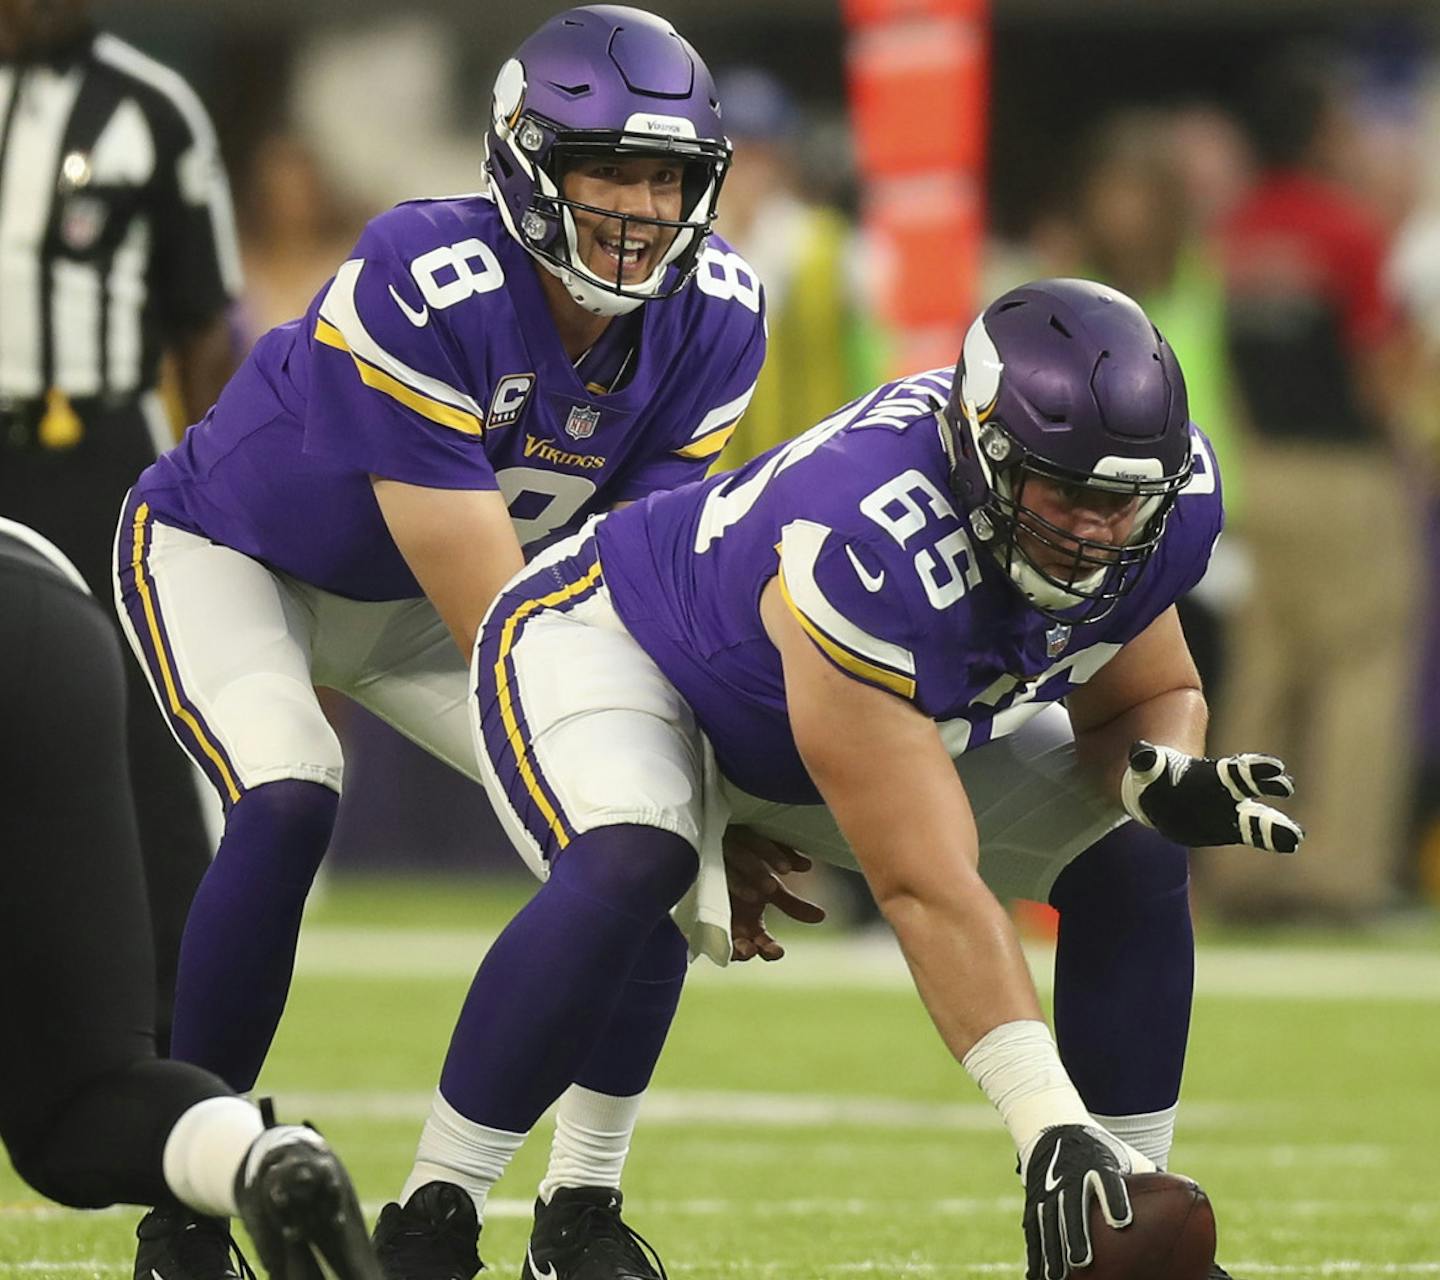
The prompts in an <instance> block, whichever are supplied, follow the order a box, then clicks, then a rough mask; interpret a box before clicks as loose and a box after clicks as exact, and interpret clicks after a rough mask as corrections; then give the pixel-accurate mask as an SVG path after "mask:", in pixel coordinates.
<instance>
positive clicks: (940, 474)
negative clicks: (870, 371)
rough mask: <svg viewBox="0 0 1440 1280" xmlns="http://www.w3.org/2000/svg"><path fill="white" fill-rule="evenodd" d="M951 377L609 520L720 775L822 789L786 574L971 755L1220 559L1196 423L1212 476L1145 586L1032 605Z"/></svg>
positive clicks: (650, 628)
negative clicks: (1065, 610)
mask: <svg viewBox="0 0 1440 1280" xmlns="http://www.w3.org/2000/svg"><path fill="white" fill-rule="evenodd" d="M950 377H951V375H950V372H949V371H948V370H941V371H937V372H933V373H926V374H921V375H917V376H915V377H912V378H908V379H905V380H902V381H899V382H892V383H888V384H886V385H885V386H883V387H880V388H879V389H878V390H876V391H874V392H872V393H871V394H870V395H869V396H866V397H865V398H863V399H861V400H859V401H856V402H855V403H854V404H852V405H849V406H847V407H846V408H844V409H842V410H841V411H839V412H838V413H836V414H835V415H833V416H832V417H830V418H829V419H827V420H826V421H824V422H822V423H820V424H819V425H818V426H816V427H814V428H812V429H811V430H810V431H808V432H806V433H805V434H804V435H802V436H800V437H798V438H797V439H795V440H793V441H791V442H790V443H788V444H785V445H782V446H780V447H779V448H776V449H772V450H771V451H770V452H769V453H765V454H762V455H761V456H760V457H759V458H756V459H755V460H754V461H753V462H750V463H748V464H747V465H746V466H744V467H742V468H741V469H739V470H738V471H734V472H731V473H729V474H727V475H722V476H717V477H715V478H713V479H711V480H709V481H707V482H705V483H703V484H695V485H688V486H686V487H685V488H684V489H681V490H679V491H678V492H675V493H666V494H657V495H655V496H654V497H653V498H651V499H650V500H648V501H647V502H645V503H642V504H640V505H638V506H636V507H634V508H631V509H629V510H626V511H622V512H618V513H616V514H615V515H613V516H610V517H607V518H606V519H605V520H604V521H602V522H601V524H600V525H599V527H598V529H597V533H596V538H597V544H598V548H599V553H600V560H601V564H602V565H603V568H604V575H605V580H606V582H607V583H608V585H609V588H610V594H611V599H612V601H613V603H614V606H615V609H616V611H617V613H618V614H619V615H620V617H621V618H622V619H623V621H624V622H625V625H626V626H627V627H628V628H629V630H630V632H631V634H632V635H633V636H634V637H635V638H636V640H638V641H639V643H640V644H641V645H642V646H643V647H644V648H645V649H646V651H647V652H648V653H649V654H650V655H651V657H652V658H654V659H655V661H656V662H657V663H658V664H659V666H660V668H661V670H662V671H664V673H665V675H666V676H667V677H668V678H669V679H670V681H671V682H672V683H673V684H674V685H675V687H676V688H677V689H678V690H679V691H680V692H681V694H683V695H684V697H685V699H686V700H687V701H688V702H689V704H690V705H691V707H692V708H693V709H694V711H695V714H696V718H697V720H698V721H699V723H700V725H701V727H702V728H703V729H704V730H705V732H706V734H707V735H708V736H709V738H710V740H711V741H712V743H713V744H714V746H715V752H716V758H717V760H718V761H719V764H720V768H721V770H722V772H724V774H725V775H726V777H728V778H730V779H731V780H732V781H733V782H735V783H736V784H737V785H738V786H740V787H742V788H743V789H744V790H746V791H749V792H751V793H752V794H754V795H758V796H760V797H762V798H764V799H770V800H777V801H782V802H787V803H802V804H803V803H815V802H816V801H818V799H819V796H818V793H817V792H816V791H815V788H814V785H813V784H812V783H811V781H810V778H809V776H808V775H807V773H806V772H805V768H804V765H803V764H802V763H801V760H800V756H799V754H798V752H797V751H796V749H795V743H794V739H793V738H792V736H791V733H790V726H789V721H788V718H787V715H786V708H785V692H784V680H783V677H782V672H781V666H780V655H779V652H778V651H777V650H776V648H775V646H774V645H773V644H771V642H770V640H769V638H768V637H767V636H766V634H765V628H764V626H763V624H762V623H761V620H760V608H759V605H760V594H761V591H762V590H763V589H764V587H765V584H766V583H767V582H768V581H769V580H770V579H771V578H772V577H774V576H776V574H777V572H778V573H779V575H780V581H781V587H782V590H783V591H784V593H785V595H786V598H787V600H788V602H789V604H790V606H791V608H792V609H793V610H794V612H795V614H796V615H797V617H798V618H799V620H800V622H801V625H802V626H804V628H805V630H806V631H807V632H808V633H809V634H810V636H811V637H812V639H814V641H815V643H816V644H817V645H818V646H819V647H820V649H821V651H822V652H824V653H825V655H826V656H827V657H828V658H829V659H830V660H831V661H832V662H834V663H835V664H836V665H837V666H839V667H840V668H841V669H842V670H844V671H846V672H847V673H849V674H850V675H852V676H854V677H855V678H857V679H860V680H865V681H867V682H869V683H871V684H875V685H878V686H880V687H881V688H885V689H889V690H891V691H892V692H894V693H896V694H898V695H899V696H901V697H903V698H906V699H908V700H909V701H911V702H913V703H914V704H915V705H916V706H917V707H919V708H920V709H921V710H922V711H924V712H925V714H926V715H928V716H930V717H931V718H933V719H935V720H937V721H939V722H941V733H942V736H943V737H944V739H945V742H946V744H947V746H948V747H949V748H950V751H951V754H957V755H958V754H959V753H960V752H962V751H964V750H966V749H968V748H970V747H974V746H979V745H981V744H983V743H985V742H988V741H990V740H991V739H992V738H997V737H1002V736H1004V735H1005V734H1007V733H1012V732H1014V730H1015V729H1017V728H1018V727H1019V726H1020V725H1021V724H1022V723H1023V722H1024V721H1025V720H1026V719H1028V718H1029V717H1030V716H1032V715H1034V714H1035V713H1036V711H1038V710H1039V709H1040V708H1041V707H1042V706H1044V705H1045V704H1047V703H1051V702H1056V701H1058V700H1059V699H1061V698H1063V697H1065V695H1066V694H1067V693H1069V692H1070V691H1072V690H1073V689H1074V688H1075V687H1076V686H1077V685H1079V684H1082V683H1084V682H1085V681H1086V680H1088V679H1089V678H1090V677H1091V676H1093V675H1094V674H1095V672H1096V671H1098V670H1099V669H1100V667H1101V666H1103V665H1104V663H1105V662H1107V661H1108V660H1109V659H1110V658H1111V657H1113V656H1114V654H1115V653H1117V652H1118V651H1119V649H1120V647H1121V646H1122V645H1124V644H1125V643H1126V642H1127V641H1129V640H1131V639H1133V638H1134V637H1135V636H1137V635H1139V634H1140V632H1141V631H1143V630H1144V629H1145V628H1146V627H1147V626H1148V625H1149V624H1150V623H1151V622H1153V621H1154V620H1155V618H1157V617H1158V616H1159V615H1160V614H1161V613H1163V612H1164V611H1165V610H1166V609H1167V608H1169V607H1170V605H1172V604H1174V603H1175V601H1176V600H1177V599H1178V598H1179V597H1180V596H1181V595H1183V594H1184V593H1185V592H1186V591H1188V590H1189V589H1190V588H1191V587H1193V586H1194V585H1195V583H1196V582H1197V581H1199V579H1200V577H1201V575H1202V574H1203V573H1204V571H1205V566H1206V564H1207V562H1208V561H1209V558H1210V551H1211V548H1212V547H1213V545H1214V543H1215V539H1216V537H1217V536H1218V535H1219V532H1220V526H1221V521H1222V512H1221V503H1220V489H1219V482H1218V478H1217V475H1216V471H1215V466H1214V462H1213V457H1212V455H1211V453H1210V446H1209V444H1208V442H1207V441H1206V440H1205V438H1204V436H1203V435H1202V434H1201V433H1200V432H1199V431H1198V430H1196V429H1194V428H1192V447H1193V450H1194V454H1195V478H1194V480H1192V482H1191V484H1190V485H1189V487H1188V488H1187V489H1185V490H1184V491H1183V492H1182V494H1181V496H1180V498H1179V501H1178V503H1177V505H1176V508H1175V510H1174V512H1173V513H1172V514H1171V517H1170V520H1169V523H1168V525H1167V527H1166V530H1165V536H1164V538H1163V539H1162V541H1161V544H1160V547H1159V549H1158V551H1157V552H1156V554H1155V556H1154V558H1153V559H1152V560H1151V561H1150V563H1149V564H1148V565H1147V566H1146V567H1145V569H1144V571H1143V573H1142V575H1141V577H1140V580H1139V582H1138V583H1137V584H1136V586H1135V588H1134V590H1133V591H1132V592H1131V593H1130V594H1129V595H1127V596H1125V597H1123V598H1122V599H1121V600H1120V602H1119V604H1118V605H1117V606H1116V607H1115V609H1114V610H1113V611H1112V612H1111V613H1110V614H1109V615H1108V616H1106V617H1105V618H1102V619H1100V620H1099V621H1097V622H1093V623H1088V624H1085V625H1076V626H1074V627H1066V626H1064V625H1061V624H1057V623H1055V622H1053V621H1051V620H1049V619H1047V618H1046V617H1044V616H1043V615H1042V614H1040V613H1039V612H1037V611H1036V610H1034V609H1033V608H1031V607H1030V606H1029V605H1027V604H1026V603H1025V601H1024V599H1023V598H1022V596H1021V595H1020V592H1019V590H1018V589H1017V588H1016V587H1015V586H1014V585H1013V584H1012V583H1011V581H1010V579H1009V578H1008V576H1007V575H1006V574H1005V572H1004V571H1003V570H1002V569H1001V568H1000V566H999V565H998V564H996V562H995V561H994V559H993V558H992V557H991V556H990V555H989V554H988V553H987V552H986V551H985V550H984V549H983V547H981V545H980V544H979V543H978V542H977V541H976V540H975V537H974V534H973V533H972V531H971V529H970V525H969V522H968V518H967V513H966V512H965V511H964V510H963V509H959V508H958V507H957V502H956V499H955V497H954V496H953V494H952V492H951V489H950V483H949V475H950V463H949V458H948V455H947V453H946V449H945V444H944V440H943V437H942V434H941V426H940V423H939V420H938V418H937V414H938V412H939V410H940V409H941V408H942V406H943V405H944V404H945V401H946V397H947V396H948V395H949V393H950Z"/></svg>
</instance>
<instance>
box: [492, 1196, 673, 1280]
mask: <svg viewBox="0 0 1440 1280" xmlns="http://www.w3.org/2000/svg"><path fill="white" fill-rule="evenodd" d="M623 1200H624V1197H623V1196H621V1194H620V1192H619V1191H617V1190H616V1189H615V1188H614V1187H561V1188H560V1189H559V1190H558V1191H556V1192H555V1194H554V1195H553V1196H552V1197H551V1198H550V1203H549V1204H546V1203H545V1202H544V1201H543V1200H537V1201H535V1226H534V1229H533V1230H532V1231H531V1232H530V1247H529V1248H528V1249H526V1250H525V1266H524V1267H523V1269H522V1270H521V1272H520V1280H667V1278H666V1275H665V1266H664V1264H663V1263H662V1262H661V1261H660V1255H659V1254H657V1253H656V1252H655V1249H654V1247H653V1246H652V1245H651V1244H650V1242H649V1241H648V1240H646V1239H645V1238H644V1237H643V1236H641V1235H640V1234H639V1233H638V1232H636V1231H634V1230H633V1229H632V1228H631V1227H629V1226H628V1225H627V1224H626V1223H625V1221H624V1219H623V1218H621V1217H620V1205H621V1203H622V1202H623Z"/></svg>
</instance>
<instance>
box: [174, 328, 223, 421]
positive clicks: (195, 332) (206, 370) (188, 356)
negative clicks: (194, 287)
mask: <svg viewBox="0 0 1440 1280" xmlns="http://www.w3.org/2000/svg"><path fill="white" fill-rule="evenodd" d="M174 352H175V369H176V374H177V376H178V378H179V382H180V395H181V399H182V400H183V401H184V404H185V420H186V421H187V422H199V421H200V419H201V418H203V417H204V416H205V412H206V410H207V409H209V408H210V406H211V405H212V404H214V403H215V401H216V400H218V399H219V398H220V392H221V391H223V390H224V388H225V384H226V383H227V382H229V381H230V375H231V374H233V373H234V372H235V342H234V338H233V335H232V334H231V332H230V321H229V317H227V316H226V315H224V314H223V313H222V314H221V315H218V316H215V317H214V318H213V319H211V320H209V321H208V322H207V323H205V324H203V325H201V326H199V327H198V328H195V329H191V330H189V331H188V332H186V333H183V334H180V335H178V336H177V337H176V339H175V342H174Z"/></svg>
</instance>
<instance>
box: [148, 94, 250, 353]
mask: <svg viewBox="0 0 1440 1280" xmlns="http://www.w3.org/2000/svg"><path fill="white" fill-rule="evenodd" d="M167 83H169V84H170V85H171V93H172V94H173V97H167V98H164V99H163V103H164V105H163V107H162V108H161V109H160V110H159V112H158V115H157V121H156V125H157V127H156V132H155V139H156V150H157V153H158V154H157V156H156V175H155V180H154V186H153V188H152V192H153V195H152V201H151V209H150V216H151V219H152V225H153V229H154V239H153V243H154V246H155V249H154V256H153V267H152V284H153V287H154V290H155V298H156V302H157V305H158V308H159V311H160V315H161V318H162V323H163V324H164V326H165V328H166V330H167V331H168V332H170V333H175V332H184V331H186V330H189V329H194V328H197V327H199V326H201V325H203V324H205V323H207V322H208V321H210V320H211V319H213V318H214V317H215V316H217V315H219V314H220V313H221V312H222V311H224V310H225V308H226V307H227V306H228V305H229V304H230V303H231V302H233V301H234V300H235V299H236V298H238V297H239V296H240V292H241V288H242V286H243V279H242V275H241V269H240V249H239V244H238V241H237V238H236V233H235V209H234V205H233V203H232V201H231V197H230V184H229V182H228V180H227V179H226V177H225V166H224V164H223V163H222V161H221V158H220V148H219V144H218V143H217V142H216V138H215V130H214V127H213V126H212V125H211V123H210V118H209V116H207V115H206V114H205V108H204V107H203V106H202V105H201V103H200V99H199V98H198V97H197V96H196V95H195V93H194V92H193V91H192V90H191V89H190V87H189V86H188V85H186V84H185V83H184V82H183V81H181V80H180V78H179V77H178V76H173V77H168V78H167Z"/></svg>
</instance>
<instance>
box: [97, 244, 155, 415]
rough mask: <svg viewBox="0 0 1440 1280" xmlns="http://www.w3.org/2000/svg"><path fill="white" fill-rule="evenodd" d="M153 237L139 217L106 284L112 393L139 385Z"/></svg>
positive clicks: (107, 343)
mask: <svg viewBox="0 0 1440 1280" xmlns="http://www.w3.org/2000/svg"><path fill="white" fill-rule="evenodd" d="M150 238H151V231H150V223H149V221H148V220H146V219H143V218H137V219H136V220H135V221H134V222H133V223H131V225H130V230H129V231H128V232H127V233H126V236H125V239H124V241H123V242H122V243H121V245H120V247H119V248H118V249H117V250H116V251H115V260H114V263H113V264H112V266H111V269H110V276H109V278H108V279H107V280H106V282H105V284H106V291H107V292H108V294H109V297H110V307H109V314H108V315H107V316H106V317H105V342H106V357H107V359H108V362H109V364H108V367H107V369H106V376H107V378H108V379H109V383H110V389H111V390H112V391H134V390H135V389H136V388H137V387H138V386H139V385H140V367H141V362H142V361H143V359H144V355H145V350H144V340H145V339H144V334H143V332H142V331H141V327H140V314H141V311H142V310H143V308H144V306H145V298H146V295H147V293H148V289H147V287H146V284H145V269H146V265H147V263H148V262H149V259H150Z"/></svg>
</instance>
